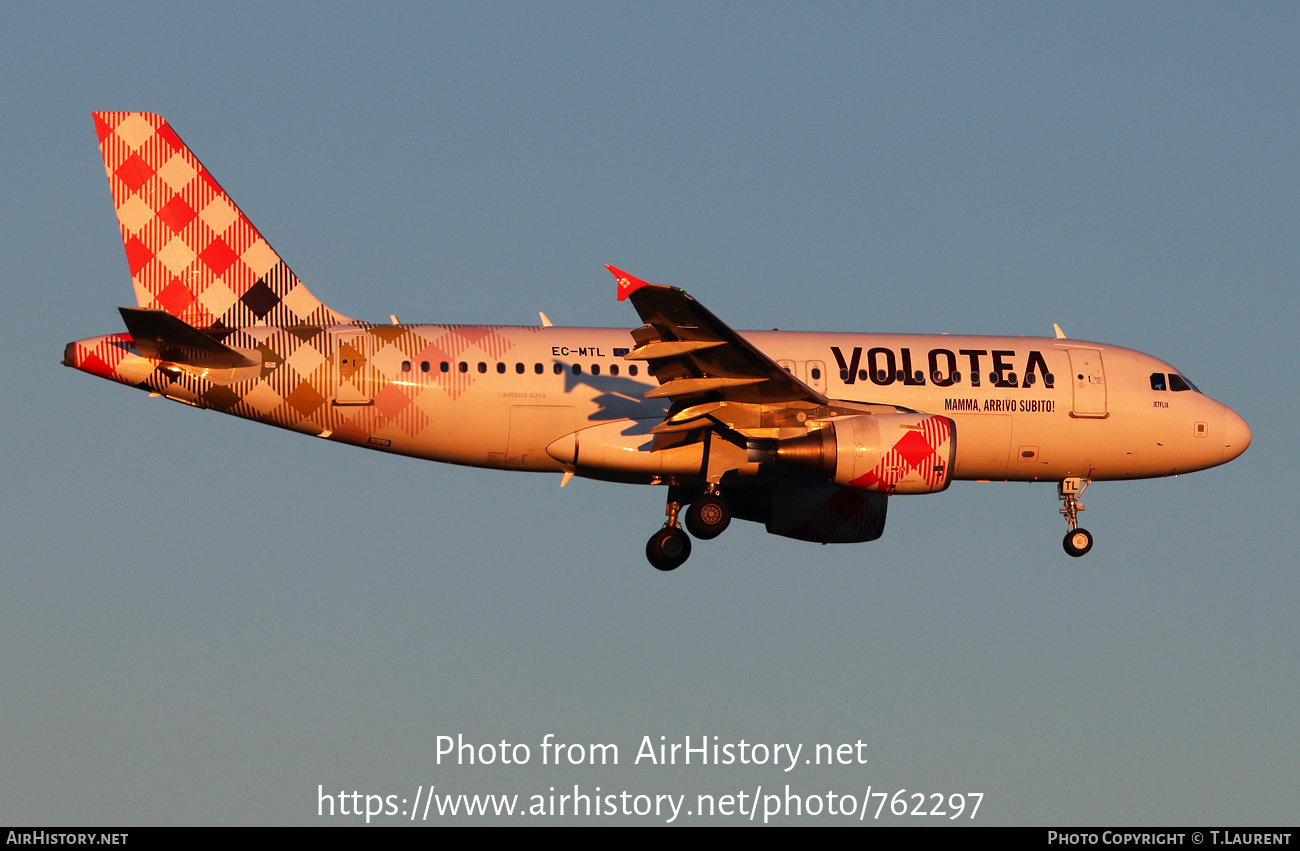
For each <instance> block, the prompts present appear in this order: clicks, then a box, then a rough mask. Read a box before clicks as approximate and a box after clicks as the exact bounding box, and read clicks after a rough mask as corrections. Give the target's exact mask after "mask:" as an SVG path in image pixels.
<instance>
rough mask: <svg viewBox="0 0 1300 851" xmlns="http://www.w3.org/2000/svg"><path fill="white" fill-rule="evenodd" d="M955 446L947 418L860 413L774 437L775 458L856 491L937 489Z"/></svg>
mask: <svg viewBox="0 0 1300 851" xmlns="http://www.w3.org/2000/svg"><path fill="white" fill-rule="evenodd" d="M956 451H957V430H956V424H955V423H953V421H952V420H950V419H948V418H947V417H941V416H937V415H933V414H863V415H861V416H856V417H843V418H841V419H836V420H833V421H831V422H830V423H827V424H826V425H825V427H823V428H821V429H819V430H817V431H812V432H809V433H808V434H806V435H804V436H802V437H794V438H790V439H788V440H782V441H778V442H777V444H776V463H777V464H778V465H779V466H782V467H785V468H787V469H799V470H805V471H808V472H812V473H814V474H817V475H822V476H825V477H827V478H828V479H829V480H830V481H832V482H834V483H835V484H838V485H847V486H848V487H853V488H861V489H862V490H868V491H879V492H881V493H937V492H938V491H941V490H943V489H944V488H946V487H948V484H949V483H950V482H951V481H952V468H953V459H954V457H955V455H956Z"/></svg>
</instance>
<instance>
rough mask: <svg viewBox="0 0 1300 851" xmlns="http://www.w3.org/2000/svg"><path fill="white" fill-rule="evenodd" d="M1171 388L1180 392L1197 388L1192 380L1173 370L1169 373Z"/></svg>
mask: <svg viewBox="0 0 1300 851" xmlns="http://www.w3.org/2000/svg"><path fill="white" fill-rule="evenodd" d="M1169 389H1170V390H1173V391H1174V392H1180V391H1183V390H1195V389H1196V388H1195V387H1193V386H1192V383H1191V382H1190V381H1188V380H1187V379H1185V378H1183V377H1182V376H1181V375H1179V374H1178V373H1176V372H1171V373H1169Z"/></svg>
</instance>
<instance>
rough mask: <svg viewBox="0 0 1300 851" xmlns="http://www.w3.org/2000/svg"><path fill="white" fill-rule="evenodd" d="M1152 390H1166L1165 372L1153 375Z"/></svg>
mask: <svg viewBox="0 0 1300 851" xmlns="http://www.w3.org/2000/svg"><path fill="white" fill-rule="evenodd" d="M1151 389H1152V390H1164V389H1165V374H1164V373H1163V372H1153V373H1151Z"/></svg>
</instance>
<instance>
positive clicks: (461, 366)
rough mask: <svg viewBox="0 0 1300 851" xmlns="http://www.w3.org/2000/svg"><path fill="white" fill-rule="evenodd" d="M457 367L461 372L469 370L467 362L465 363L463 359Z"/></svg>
mask: <svg viewBox="0 0 1300 851" xmlns="http://www.w3.org/2000/svg"><path fill="white" fill-rule="evenodd" d="M457 368H458V369H459V370H460V371H461V372H469V364H467V363H465V361H461V362H460V364H459V366H458V367H457Z"/></svg>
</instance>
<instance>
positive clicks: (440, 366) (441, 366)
mask: <svg viewBox="0 0 1300 851" xmlns="http://www.w3.org/2000/svg"><path fill="white" fill-rule="evenodd" d="M449 369H451V364H449V363H447V362H446V361H443V362H442V363H440V364H438V371H439V372H446V371H448V370H449Z"/></svg>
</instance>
